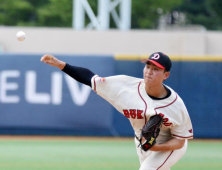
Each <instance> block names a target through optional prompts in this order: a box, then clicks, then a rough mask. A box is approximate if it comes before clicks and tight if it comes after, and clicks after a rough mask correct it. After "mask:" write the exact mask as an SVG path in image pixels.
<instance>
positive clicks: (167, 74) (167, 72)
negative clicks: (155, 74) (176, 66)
mask: <svg viewBox="0 0 222 170" xmlns="http://www.w3.org/2000/svg"><path fill="white" fill-rule="evenodd" d="M169 76H170V72H169V71H165V72H164V76H163V81H164V80H166V79H168V77H169Z"/></svg>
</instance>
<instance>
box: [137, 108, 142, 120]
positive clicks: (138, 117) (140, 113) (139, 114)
mask: <svg viewBox="0 0 222 170" xmlns="http://www.w3.org/2000/svg"><path fill="white" fill-rule="evenodd" d="M142 113H143V110H137V119H143V116H142Z"/></svg>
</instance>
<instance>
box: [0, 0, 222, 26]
mask: <svg viewBox="0 0 222 170" xmlns="http://www.w3.org/2000/svg"><path fill="white" fill-rule="evenodd" d="M88 2H89V3H90V5H91V7H92V9H93V11H94V13H95V14H97V11H96V10H97V5H98V2H97V0H88ZM72 8H73V0H0V25H6V26H7V25H8V26H48V27H71V26H72ZM221 8H222V0H170V1H167V0H132V17H131V18H132V22H131V23H132V28H135V29H155V28H157V26H158V20H159V18H160V16H162V15H166V14H167V13H172V12H173V11H179V12H182V13H184V14H185V16H186V24H199V25H203V26H205V27H206V28H207V29H211V30H221V29H222V22H221V20H222V10H221ZM87 22H89V18H88V17H87V15H86V24H87ZM111 27H112V28H114V27H116V26H115V24H114V22H113V20H112V19H111Z"/></svg>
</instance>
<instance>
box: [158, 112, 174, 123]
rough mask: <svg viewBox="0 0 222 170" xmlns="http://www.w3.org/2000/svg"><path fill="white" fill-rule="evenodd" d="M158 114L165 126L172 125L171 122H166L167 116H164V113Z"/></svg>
mask: <svg viewBox="0 0 222 170" xmlns="http://www.w3.org/2000/svg"><path fill="white" fill-rule="evenodd" d="M159 115H160V116H162V117H163V124H164V125H165V126H171V125H172V123H170V122H168V121H169V119H168V118H164V114H163V113H159Z"/></svg>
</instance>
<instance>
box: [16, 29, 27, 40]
mask: <svg viewBox="0 0 222 170" xmlns="http://www.w3.org/2000/svg"><path fill="white" fill-rule="evenodd" d="M16 37H17V39H18V40H19V41H24V40H25V37H26V35H25V33H24V32H23V31H19V32H17V34H16Z"/></svg>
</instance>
